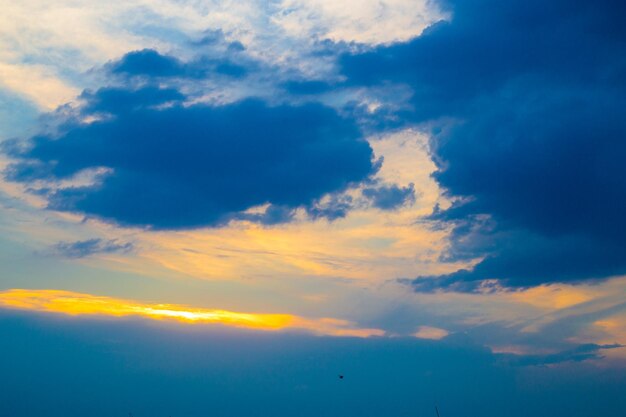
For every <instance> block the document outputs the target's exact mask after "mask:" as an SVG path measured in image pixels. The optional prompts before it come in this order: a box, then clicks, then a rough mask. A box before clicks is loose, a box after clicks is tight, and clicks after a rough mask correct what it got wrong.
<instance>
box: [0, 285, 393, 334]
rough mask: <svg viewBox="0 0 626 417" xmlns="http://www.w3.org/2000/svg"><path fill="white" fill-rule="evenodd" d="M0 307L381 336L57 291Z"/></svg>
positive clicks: (9, 294)
mask: <svg viewBox="0 0 626 417" xmlns="http://www.w3.org/2000/svg"><path fill="white" fill-rule="evenodd" d="M0 307H5V308H14V309H20V310H30V311H39V312H47V313H62V314H68V315H72V316H78V315H101V316H112V317H126V316H139V317H145V318H149V319H154V320H174V321H178V322H182V323H204V324H221V325H225V326H232V327H242V328H248V329H256V330H264V331H277V330H286V329H293V330H296V329H300V330H306V331H310V332H312V333H315V334H320V335H330V336H350V337H369V336H383V335H384V331H382V330H380V329H367V328H358V327H355V326H354V324H353V323H351V322H349V321H346V320H339V319H332V318H321V319H307V318H304V317H299V316H294V315H291V314H258V313H238V312H233V311H226V310H212V309H202V308H191V307H187V306H182V305H176V304H146V303H140V302H137V301H132V300H124V299H117V298H112V297H101V296H96V295H91V294H82V293H76V292H71V291H59V290H23V289H12V290H7V291H3V292H0Z"/></svg>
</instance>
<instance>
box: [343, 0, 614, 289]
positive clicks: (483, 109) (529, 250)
mask: <svg viewBox="0 0 626 417" xmlns="http://www.w3.org/2000/svg"><path fill="white" fill-rule="evenodd" d="M448 7H449V8H450V9H451V10H452V11H453V18H452V19H451V21H450V22H439V23H437V24H435V25H433V26H432V27H430V28H429V29H427V30H426V31H425V32H424V34H423V35H422V36H420V37H418V38H416V39H414V40H412V41H410V42H407V43H400V44H395V45H391V46H381V47H378V48H376V49H374V50H372V51H370V52H366V53H363V54H359V55H345V56H344V57H343V58H342V59H341V64H342V68H343V72H344V73H345V74H346V75H347V77H348V80H349V81H348V82H349V83H351V84H355V85H369V86H378V85H385V84H393V83H396V84H398V83H399V84H406V85H409V86H410V87H411V88H412V90H413V92H414V94H413V96H412V98H411V99H410V103H411V105H412V107H413V111H412V112H410V113H406V114H405V117H407V118H409V119H410V120H411V121H412V122H428V125H429V126H435V127H434V128H433V130H432V134H433V139H432V143H431V150H432V153H433V157H434V159H435V162H436V163H437V166H438V170H437V172H436V173H435V174H434V177H435V179H436V180H437V181H438V182H439V184H440V185H441V186H442V187H443V188H444V189H445V190H446V192H447V194H448V196H450V197H453V198H456V199H457V200H456V203H455V204H454V205H453V206H452V208H450V209H447V210H443V211H442V210H439V211H438V212H436V213H435V214H434V216H433V219H435V220H437V221H442V222H452V223H453V224H456V225H457V231H456V234H457V235H460V236H457V237H461V238H459V239H456V240H455V239H453V241H452V248H451V254H448V255H446V257H447V258H448V259H451V260H452V259H454V258H455V257H456V256H457V255H459V254H461V252H463V253H462V254H463V256H464V257H465V258H471V257H474V258H476V257H485V260H484V261H483V262H481V263H479V264H478V265H477V266H476V268H475V269H474V270H473V271H459V272H457V273H454V274H451V275H447V276H444V277H440V279H436V278H437V277H420V278H419V279H417V280H416V281H415V284H416V288H417V289H420V290H433V289H437V288H443V289H453V290H474V289H476V288H478V287H479V286H480V281H481V280H483V279H489V278H494V279H501V282H502V283H504V285H508V286H513V287H520V286H531V285H536V284H541V283H548V282H565V281H570V282H571V281H579V280H585V279H596V278H605V277H609V276H613V275H617V274H623V273H626V216H624V214H623V213H626V164H625V163H624V160H626V26H625V25H624V24H623V22H624V20H625V19H626V5H625V4H624V3H623V2H621V1H613V0H602V1H598V2H580V1H574V2H572V1H553V2H544V1H538V0H530V1H519V0H514V1H507V2H500V1H495V0H480V1H477V2H476V1H474V2H469V1H453V2H450V3H449V4H448ZM484 216H488V217H489V218H490V219H491V220H492V221H493V226H492V227H491V228H490V229H488V230H484V231H482V232H479V233H476V232H475V230H474V229H475V225H476V224H479V223H480V222H482V221H483V217H484ZM463 230H465V231H469V230H472V233H469V234H466V235H463V233H462V231H463ZM457 245H461V246H462V247H457ZM457 259H458V258H457ZM426 278H434V279H431V280H430V282H428V280H427V279H426Z"/></svg>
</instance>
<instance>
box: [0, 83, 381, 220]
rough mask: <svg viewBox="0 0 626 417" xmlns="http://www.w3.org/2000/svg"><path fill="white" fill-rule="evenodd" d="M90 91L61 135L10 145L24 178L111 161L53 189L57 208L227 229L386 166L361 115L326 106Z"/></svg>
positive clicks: (308, 204) (147, 90) (307, 203)
mask: <svg viewBox="0 0 626 417" xmlns="http://www.w3.org/2000/svg"><path fill="white" fill-rule="evenodd" d="M82 98H83V99H84V100H85V101H86V104H85V105H84V107H82V108H81V110H80V114H79V115H78V116H76V117H75V118H74V119H70V120H66V121H65V124H64V125H63V127H62V130H61V132H60V133H59V134H58V135H50V134H42V135H38V136H35V137H33V138H32V139H31V140H30V144H29V146H28V147H27V148H26V149H18V148H19V147H13V148H12V149H9V153H10V154H11V156H13V157H14V158H18V159H20V161H19V162H17V163H15V164H13V165H12V166H10V167H9V169H8V171H7V176H8V178H10V179H11V180H14V181H20V182H27V183H30V182H32V181H36V180H45V181H48V182H54V181H60V180H64V179H69V178H71V177H73V176H75V175H77V174H79V173H80V172H83V171H84V170H88V169H96V168H104V169H106V170H107V172H108V174H106V175H104V176H102V177H101V178H100V180H99V181H98V182H96V183H94V184H92V185H88V186H81V187H66V188H56V189H53V190H50V191H49V192H48V200H49V207H50V208H52V209H56V210H63V211H72V212H79V213H84V214H85V215H87V216H94V217H97V218H102V219H105V220H108V221H112V222H115V223H118V224H121V225H127V226H145V227H151V228H154V229H181V228H193V227H202V226H218V225H222V224H224V223H226V222H228V221H229V220H232V219H233V218H237V217H238V216H240V215H241V214H242V213H244V212H246V211H247V210H248V209H250V208H253V207H255V206H261V205H264V204H268V203H269V204H271V205H272V207H274V206H276V207H282V210H283V211H284V212H285V211H286V212H288V211H289V210H295V209H297V208H299V207H304V208H312V207H315V206H316V205H317V204H318V201H319V200H320V199H321V198H322V197H324V196H325V195H326V194H332V193H337V192H341V191H343V190H345V189H347V188H349V187H351V186H353V185H355V184H358V183H359V182H361V181H365V180H367V179H368V178H369V177H370V176H372V175H373V174H374V173H375V172H376V171H377V169H378V168H379V165H378V164H376V163H375V162H374V160H373V152H372V149H371V147H370V146H369V144H368V143H367V142H366V141H365V140H364V139H363V138H362V137H361V133H360V131H359V129H358V128H357V126H356V125H355V123H354V122H353V121H351V120H349V119H345V118H343V117H341V116H339V114H338V113H337V112H336V111H335V110H333V109H331V108H329V107H326V106H324V105H322V104H314V103H310V104H303V105H298V106H291V105H286V104H284V105H277V106H271V105H270V104H268V103H266V102H263V101H261V100H255V99H246V100H242V101H238V102H234V103H230V104H227V105H222V106H210V105H206V104H195V105H183V103H182V100H183V99H184V96H183V95H182V94H181V93H180V92H179V91H178V90H175V89H167V88H157V87H149V86H148V87H143V88H140V89H137V90H134V89H127V88H103V89H100V90H98V91H96V92H86V93H84V94H83V95H82ZM88 117H92V118H95V119H96V121H93V122H91V123H84V122H82V121H81V120H84V119H85V118H88ZM273 214H276V212H273ZM271 217H272V219H274V220H281V219H284V220H288V219H289V218H290V216H279V217H276V216H271Z"/></svg>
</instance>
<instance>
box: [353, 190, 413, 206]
mask: <svg viewBox="0 0 626 417" xmlns="http://www.w3.org/2000/svg"><path fill="white" fill-rule="evenodd" d="M363 195H364V196H365V197H366V198H368V199H369V200H370V201H371V202H372V205H373V206H374V207H376V208H379V209H381V210H394V209H397V208H398V207H401V206H403V205H405V204H413V203H414V202H415V187H414V185H413V184H409V185H408V186H406V187H400V186H398V185H395V184H392V185H381V186H378V187H368V188H364V189H363Z"/></svg>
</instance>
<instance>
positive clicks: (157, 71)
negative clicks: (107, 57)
mask: <svg viewBox="0 0 626 417" xmlns="http://www.w3.org/2000/svg"><path fill="white" fill-rule="evenodd" d="M238 45H241V44H238V43H231V44H229V45H228V46H227V47H226V51H225V52H224V53H223V54H220V55H221V56H218V57H213V58H210V57H208V56H203V57H200V58H198V59H196V60H193V61H190V62H182V61H181V60H179V59H178V58H175V57H173V56H168V55H162V54H160V53H159V52H157V51H155V50H153V49H142V50H140V51H133V52H129V53H127V54H126V55H124V56H123V57H122V58H121V59H120V60H119V61H115V62H112V63H110V64H108V68H109V71H110V72H111V73H112V74H118V75H124V76H129V77H147V78H192V79H202V78H208V77H210V76H211V75H214V74H221V75H227V76H230V77H233V78H242V77H244V76H246V75H247V74H248V72H249V71H251V70H252V69H254V68H255V67H256V63H255V62H253V61H252V60H251V59H249V58H246V59H243V58H242V57H241V56H240V55H239V53H240V52H242V51H243V49H241V48H240V47H239V46H238ZM235 60H239V61H241V62H239V63H238V62H235Z"/></svg>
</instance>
